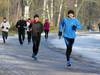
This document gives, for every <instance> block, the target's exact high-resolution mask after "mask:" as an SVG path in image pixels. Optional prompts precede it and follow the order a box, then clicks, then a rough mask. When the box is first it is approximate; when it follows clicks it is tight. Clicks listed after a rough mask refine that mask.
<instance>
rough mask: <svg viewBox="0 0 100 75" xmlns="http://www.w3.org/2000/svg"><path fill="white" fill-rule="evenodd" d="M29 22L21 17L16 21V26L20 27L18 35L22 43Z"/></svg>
mask: <svg viewBox="0 0 100 75" xmlns="http://www.w3.org/2000/svg"><path fill="white" fill-rule="evenodd" d="M26 26H27V24H26V21H25V20H23V19H21V20H19V21H18V22H17V23H16V28H17V29H18V37H19V42H20V44H21V45H23V42H24V39H25V28H26Z"/></svg>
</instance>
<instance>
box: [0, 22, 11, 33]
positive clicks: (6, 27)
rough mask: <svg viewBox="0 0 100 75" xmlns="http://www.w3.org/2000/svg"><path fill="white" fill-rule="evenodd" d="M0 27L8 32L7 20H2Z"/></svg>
mask: <svg viewBox="0 0 100 75" xmlns="http://www.w3.org/2000/svg"><path fill="white" fill-rule="evenodd" d="M0 28H1V29H2V31H5V32H8V31H9V28H10V24H9V22H5V23H4V22H2V23H1V25H0Z"/></svg>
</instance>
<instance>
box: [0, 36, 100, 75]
mask: <svg viewBox="0 0 100 75" xmlns="http://www.w3.org/2000/svg"><path fill="white" fill-rule="evenodd" d="M47 45H49V44H47V43H46V42H45V41H44V39H43V38H42V41H41V46H40V51H39V54H38V60H37V61H34V60H33V59H32V58H31V54H32V44H31V45H28V44H27V41H25V43H24V45H23V46H20V45H19V43H18V40H17V38H16V37H10V38H9V39H8V41H7V44H5V45H4V44H2V41H0V75H100V67H99V66H98V64H97V65H93V63H88V62H85V61H80V60H77V59H73V61H72V67H71V68H65V64H66V63H65V61H66V60H65V56H64V54H62V53H60V52H57V51H56V49H54V48H52V49H51V48H48V47H47ZM79 58H80V57H79Z"/></svg>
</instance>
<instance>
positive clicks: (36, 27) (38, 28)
mask: <svg viewBox="0 0 100 75" xmlns="http://www.w3.org/2000/svg"><path fill="white" fill-rule="evenodd" d="M30 26H32V36H38V35H39V36H40V35H41V33H42V32H43V24H42V23H41V22H36V23H32V25H30Z"/></svg>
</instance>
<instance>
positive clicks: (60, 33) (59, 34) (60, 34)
mask: <svg viewBox="0 0 100 75" xmlns="http://www.w3.org/2000/svg"><path fill="white" fill-rule="evenodd" d="M58 36H59V39H61V36H62V32H60V31H59V33H58Z"/></svg>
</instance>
